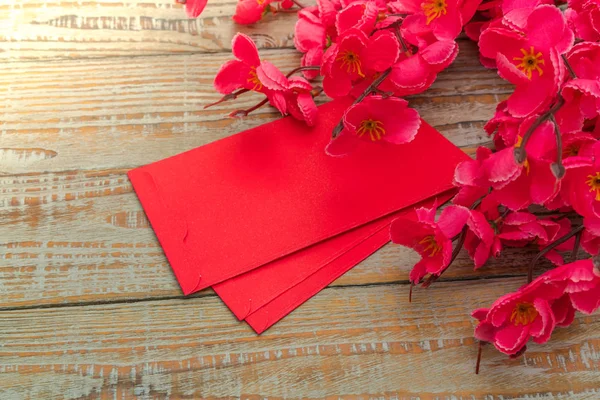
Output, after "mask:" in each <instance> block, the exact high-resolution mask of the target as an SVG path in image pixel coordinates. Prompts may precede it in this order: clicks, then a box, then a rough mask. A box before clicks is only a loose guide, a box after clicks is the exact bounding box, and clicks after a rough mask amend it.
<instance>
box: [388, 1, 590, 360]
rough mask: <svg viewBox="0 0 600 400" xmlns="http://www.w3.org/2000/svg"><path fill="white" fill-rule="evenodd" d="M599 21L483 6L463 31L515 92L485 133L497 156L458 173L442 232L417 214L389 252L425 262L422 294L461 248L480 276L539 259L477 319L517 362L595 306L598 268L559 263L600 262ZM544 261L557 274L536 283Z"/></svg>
mask: <svg viewBox="0 0 600 400" xmlns="http://www.w3.org/2000/svg"><path fill="white" fill-rule="evenodd" d="M598 12H600V11H599V10H598V3H597V2H594V1H582V2H575V1H574V2H569V4H568V8H567V9H566V11H565V12H564V13H563V12H562V11H561V10H560V9H559V8H558V7H556V6H555V5H554V4H549V2H546V1H539V0H523V1H519V2H514V1H510V0H503V1H496V0H493V1H486V2H484V3H482V4H480V5H479V7H478V11H477V14H476V17H475V19H474V20H473V22H470V23H469V24H468V25H467V26H466V28H465V30H466V32H467V34H468V36H469V37H470V38H471V39H473V40H475V41H477V42H478V45H479V49H480V59H481V62H482V64H483V65H485V66H486V67H488V68H495V69H497V71H498V75H499V76H500V77H501V78H503V79H505V80H507V81H508V82H510V83H511V84H513V85H514V92H513V93H512V94H511V95H510V96H509V97H508V99H506V100H505V101H502V102H501V103H500V104H498V107H497V109H496V113H495V115H494V116H493V117H492V118H491V119H490V121H489V122H488V123H487V124H486V126H485V130H486V131H487V133H488V134H489V135H490V136H492V138H493V143H494V149H489V148H486V147H481V148H479V149H478V150H477V154H476V158H475V159H474V160H469V161H465V162H463V163H461V164H460V165H459V166H458V167H457V169H456V171H455V177H454V180H455V185H456V186H457V187H458V194H457V195H456V196H455V198H454V199H453V200H452V202H453V205H450V206H448V207H446V208H445V209H444V211H442V213H441V215H440V217H439V219H438V221H437V222H434V218H435V211H434V210H426V212H425V210H421V211H420V213H419V220H418V222H412V225H414V226H411V227H410V229H406V231H409V232H410V233H407V232H404V233H403V232H402V229H401V227H405V226H407V224H410V222H409V221H405V220H397V221H396V222H394V224H393V225H392V241H394V242H395V243H398V244H401V245H404V246H408V247H411V248H413V249H415V250H416V251H417V252H418V253H419V254H420V255H421V257H422V259H421V260H420V261H419V262H418V263H417V264H416V265H415V266H414V268H413V270H412V272H411V275H410V279H411V282H412V283H413V284H418V283H423V285H424V286H428V285H429V284H430V283H431V282H433V281H434V280H436V279H437V278H439V276H440V275H441V274H442V273H443V272H444V271H446V270H447V269H448V268H449V267H450V264H451V263H452V261H453V260H454V258H455V257H456V255H457V254H458V251H459V250H460V249H461V248H462V247H463V246H464V247H465V248H466V250H467V252H468V254H469V256H470V257H471V258H472V260H473V263H474V266H475V268H476V269H477V268H481V267H483V266H484V265H485V264H486V263H487V261H488V260H489V259H490V258H491V257H498V256H500V254H501V252H502V251H503V249H504V248H507V247H523V246H535V247H538V248H539V249H540V253H539V254H538V256H537V257H536V258H535V259H534V260H532V262H531V263H530V272H529V282H530V283H529V284H527V285H526V286H524V287H523V288H521V289H520V290H519V291H517V292H516V293H511V294H508V295H505V296H503V297H501V298H500V299H498V300H497V301H496V302H495V303H494V304H493V305H492V306H491V307H490V308H489V309H480V310H476V311H475V312H474V313H473V316H474V317H475V318H477V319H478V320H479V324H478V326H477V329H476V333H475V335H476V337H477V338H478V339H480V340H481V341H483V342H490V343H493V344H494V346H495V347H496V348H497V349H498V350H500V351H502V352H504V353H506V354H509V355H510V356H516V355H519V354H521V353H522V352H523V351H524V350H525V348H526V343H527V342H528V340H529V339H530V338H533V340H534V341H535V342H536V343H544V342H546V341H547V340H548V339H549V338H550V335H551V333H552V331H553V329H554V328H555V327H556V326H567V325H569V324H570V323H571V322H572V321H573V317H574V315H575V310H577V311H581V312H584V313H591V312H593V311H595V310H596V309H598V308H599V306H600V273H599V272H598V269H597V268H595V267H594V262H593V261H592V259H587V260H584V261H576V262H571V263H570V264H565V262H564V259H563V255H562V254H561V251H567V250H570V251H572V255H571V258H573V259H576V257H577V255H578V251H579V247H580V246H581V247H582V248H583V250H585V251H586V252H587V253H588V254H589V255H590V256H593V257H596V256H599V253H600V142H599V141H598V139H599V138H600V119H599V118H600V62H599V61H600V43H598V40H599V39H600V36H598V31H597V30H596V29H597V28H600V26H599V25H596V24H595V21H596V20H595V19H594V15H596V14H597V13H598ZM599 16H600V15H599ZM458 207H460V208H458ZM448 209H452V210H453V211H452V212H446V210H448ZM457 210H460V212H458V211H457ZM424 215H427V218H425V217H423V216H424ZM569 217H580V218H581V219H582V220H583V224H580V225H576V226H573V223H572V222H571V221H572V220H573V219H577V218H569ZM449 228H451V229H449ZM459 231H460V234H459V233H458V232H459ZM453 235H454V236H453ZM452 242H455V245H453V244H452ZM541 257H546V258H547V259H548V260H549V261H550V262H551V263H553V264H554V265H556V266H557V267H556V268H555V269H553V270H550V271H549V272H547V273H545V274H543V275H541V276H540V277H539V278H537V279H536V280H533V281H532V279H533V267H534V265H535V263H536V262H537V260H538V259H539V258H541Z"/></svg>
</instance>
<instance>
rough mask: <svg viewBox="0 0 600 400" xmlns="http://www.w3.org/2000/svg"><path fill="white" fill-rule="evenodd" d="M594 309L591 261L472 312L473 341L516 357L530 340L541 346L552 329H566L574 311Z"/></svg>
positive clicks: (598, 294)
mask: <svg viewBox="0 0 600 400" xmlns="http://www.w3.org/2000/svg"><path fill="white" fill-rule="evenodd" d="M598 308H600V272H599V271H598V269H597V268H596V267H594V265H593V262H592V260H589V259H588V260H581V261H576V262H573V263H570V264H565V265H562V266H560V267H557V268H555V269H553V270H550V271H548V272H546V273H544V274H542V275H541V276H540V277H538V278H537V279H536V280H534V281H533V282H532V283H530V284H528V285H526V286H524V287H522V288H521V289H519V290H518V291H517V292H514V293H509V294H507V295H505V296H502V297H501V298H499V299H498V300H496V302H495V303H494V304H493V305H492V307H491V308H489V309H478V310H475V311H474V312H473V314H472V315H473V317H475V318H477V319H478V320H479V324H478V326H477V327H476V328H475V337H476V338H478V339H479V340H482V341H485V342H490V343H493V344H494V346H495V347H496V348H497V349H498V350H500V351H501V352H503V353H506V354H509V355H514V354H519V353H520V352H522V350H524V348H525V346H526V344H527V342H528V341H529V339H530V338H533V340H534V342H536V343H545V342H546V341H548V339H549V338H550V335H551V334H552V331H553V329H554V327H555V326H568V325H570V324H571V322H572V321H573V318H574V315H575V310H578V311H581V312H583V313H586V314H591V313H593V312H594V311H596V310H597V309H598Z"/></svg>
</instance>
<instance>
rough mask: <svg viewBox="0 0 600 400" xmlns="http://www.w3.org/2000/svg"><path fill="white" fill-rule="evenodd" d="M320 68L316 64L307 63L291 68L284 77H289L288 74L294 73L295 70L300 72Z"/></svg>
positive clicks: (318, 69)
mask: <svg viewBox="0 0 600 400" xmlns="http://www.w3.org/2000/svg"><path fill="white" fill-rule="evenodd" d="M320 70H321V67H319V66H318V65H307V66H305V67H298V68H294V69H293V70H291V71H290V72H288V73H287V75H286V76H285V77H286V78H289V77H290V76H292V75H294V74H295V73H296V72H300V71H320Z"/></svg>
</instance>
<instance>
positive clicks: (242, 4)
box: [233, 0, 294, 25]
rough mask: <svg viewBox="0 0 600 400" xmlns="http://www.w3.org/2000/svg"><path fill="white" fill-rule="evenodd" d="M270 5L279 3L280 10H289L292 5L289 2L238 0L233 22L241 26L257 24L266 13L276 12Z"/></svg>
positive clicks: (289, 0)
mask: <svg viewBox="0 0 600 400" xmlns="http://www.w3.org/2000/svg"><path fill="white" fill-rule="evenodd" d="M272 3H279V4H280V7H281V8H282V9H289V8H292V7H293V5H294V3H293V2H292V1H291V0H239V1H238V3H237V5H236V7H235V14H233V20H234V21H235V22H236V23H238V24H241V25H247V24H253V23H255V22H258V21H260V20H261V19H262V17H263V16H264V15H265V14H266V13H268V12H272V13H276V12H277V9H276V8H275V7H273V6H271V4H272Z"/></svg>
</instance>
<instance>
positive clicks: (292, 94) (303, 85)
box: [284, 76, 318, 126]
mask: <svg viewBox="0 0 600 400" xmlns="http://www.w3.org/2000/svg"><path fill="white" fill-rule="evenodd" d="M312 89H313V88H312V86H311V84H310V83H308V82H307V81H306V79H304V78H302V77H300V76H293V77H291V78H289V80H288V85H287V87H286V90H285V92H284V96H285V102H286V109H287V113H289V114H290V115H292V116H293V117H294V118H296V119H297V120H300V121H305V122H306V124H307V125H308V126H313V125H314V124H315V122H316V119H317V113H318V110H317V106H316V104H315V101H314V99H313V96H312V93H311V92H312Z"/></svg>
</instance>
